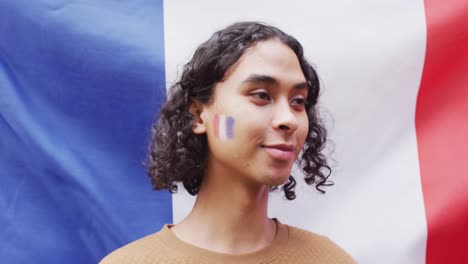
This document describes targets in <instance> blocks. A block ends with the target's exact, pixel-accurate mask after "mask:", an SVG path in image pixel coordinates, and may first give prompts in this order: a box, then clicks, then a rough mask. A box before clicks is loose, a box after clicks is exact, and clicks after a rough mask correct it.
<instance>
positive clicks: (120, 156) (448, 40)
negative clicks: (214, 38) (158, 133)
mask: <svg viewBox="0 0 468 264" xmlns="http://www.w3.org/2000/svg"><path fill="white" fill-rule="evenodd" d="M278 2H279V1H278ZM239 20H258V21H265V22H268V23H271V24H273V25H276V26H278V27H279V28H281V29H283V30H284V31H286V32H287V33H290V34H292V35H293V36H296V37H297V38H298V39H299V41H300V42H301V43H302V44H303V46H304V48H305V51H306V54H307V57H308V58H309V60H310V61H311V62H312V63H313V64H314V65H315V66H316V69H317V71H318V73H319V75H320V78H321V81H322V84H323V88H324V91H323V93H322V97H321V109H322V115H323V117H324V118H325V120H326V123H327V127H328V128H329V131H330V139H331V141H332V144H330V148H329V149H328V150H329V152H332V153H331V157H332V159H333V160H334V161H333V160H331V162H332V164H334V167H333V175H332V177H331V179H332V180H333V181H334V182H335V186H333V187H329V188H327V189H326V190H327V193H326V194H325V195H322V194H319V193H317V191H315V189H314V188H312V187H310V186H306V185H305V184H302V181H298V182H299V183H300V184H299V185H298V187H297V192H298V193H297V199H296V200H294V201H292V202H290V201H286V200H285V199H284V198H283V195H282V193H272V194H271V195H270V202H271V203H270V210H269V213H270V215H271V216H275V217H278V218H279V219H280V220H281V221H282V222H284V223H287V224H291V225H295V226H298V227H301V228H305V229H308V230H311V231H314V232H317V233H320V234H323V235H326V236H328V237H330V238H331V239H332V240H334V241H336V242H337V243H338V244H339V245H341V246H342V247H343V248H344V249H345V250H346V251H348V252H349V253H350V254H351V255H352V256H353V257H354V258H355V259H356V260H357V261H358V262H359V263H369V264H371V263H389V264H390V263H391V264H395V263H408V264H422V263H429V264H435V263H449V264H451V263H468V1H467V0H424V1H423V0H381V1H351V0H338V1H312V2H310V1H305V0H304V1H299V0H289V1H283V2H282V3H272V2H271V1H252V0H250V1H247V0H238V1H229V2H228V1H214V0H202V1H182V0H180V1H166V2H164V3H163V2H162V1H143V0H134V1H110V0H101V1H91V0H88V1H85V0H82V1H78V0H77V1H63V0H62V1H59V0H57V1H50V0H49V1H47V0H36V1H26V0H18V1H14V0H0V210H1V215H0V237H1V240H2V243H1V245H0V262H1V263H63V262H65V261H66V262H67V263H96V262H98V261H99V260H100V259H101V258H102V257H104V256H105V255H106V254H108V253H109V252H111V251H112V250H115V249H116V248H118V247H120V246H122V245H124V244H126V243H129V242H131V241H133V240H135V239H138V238H140V237H142V236H145V235H147V234H150V233H153V232H156V231H158V230H159V229H160V228H161V227H162V226H163V225H164V224H165V223H170V222H176V223H177V222H178V221H180V220H181V219H182V218H183V217H184V216H185V215H186V214H187V213H188V211H189V210H190V209H191V206H192V204H193V201H194V198H193V197H191V196H190V195H188V194H187V192H186V191H185V190H183V189H181V191H180V192H179V194H177V195H171V194H170V193H169V192H167V191H161V192H154V191H152V189H151V185H150V180H149V178H148V177H147V176H146V172H145V168H144V166H143V165H142V162H143V160H144V159H145V154H146V146H147V143H148V140H149V134H150V126H151V123H152V122H153V120H154V118H155V114H156V113H157V112H158V109H159V108H160V106H161V104H162V102H163V101H164V99H165V95H166V90H165V89H166V87H168V86H169V84H171V83H172V82H174V81H175V80H176V78H177V76H178V74H179V75H180V73H181V67H182V65H183V64H184V63H185V62H187V61H188V59H189V58H190V56H191V55H192V54H193V52H194V50H195V48H196V46H197V45H198V44H200V43H201V42H202V41H203V40H205V39H207V38H208V37H209V36H210V35H211V34H212V33H213V32H214V31H215V30H218V29H220V28H222V27H224V26H226V25H228V24H230V23H232V22H235V21H239ZM294 175H296V177H300V176H301V175H300V173H299V172H298V171H297V170H294Z"/></svg>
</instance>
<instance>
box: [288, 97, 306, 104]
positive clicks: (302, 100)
mask: <svg viewBox="0 0 468 264" xmlns="http://www.w3.org/2000/svg"><path fill="white" fill-rule="evenodd" d="M291 102H292V104H293V105H305V103H306V101H305V98H303V97H298V98H293V99H292V100H291Z"/></svg>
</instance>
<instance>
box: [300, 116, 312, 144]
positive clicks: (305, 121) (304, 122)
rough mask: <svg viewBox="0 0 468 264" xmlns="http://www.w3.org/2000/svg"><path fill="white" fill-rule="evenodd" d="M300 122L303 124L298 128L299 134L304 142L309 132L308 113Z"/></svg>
mask: <svg viewBox="0 0 468 264" xmlns="http://www.w3.org/2000/svg"><path fill="white" fill-rule="evenodd" d="M300 124H301V125H300V126H299V129H298V130H299V131H298V136H299V138H300V140H301V142H302V144H304V141H305V140H306V138H307V134H308V132H309V118H308V117H307V115H305V117H302V118H301V121H300Z"/></svg>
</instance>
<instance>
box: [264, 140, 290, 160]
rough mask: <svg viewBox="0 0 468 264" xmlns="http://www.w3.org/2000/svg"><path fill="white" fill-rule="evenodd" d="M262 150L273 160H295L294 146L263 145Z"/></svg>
mask: <svg viewBox="0 0 468 264" xmlns="http://www.w3.org/2000/svg"><path fill="white" fill-rule="evenodd" d="M262 148H263V149H264V150H265V151H266V152H267V153H268V154H269V155H270V156H271V157H273V158H275V159H279V160H292V159H294V149H295V147H294V145H293V144H274V145H262Z"/></svg>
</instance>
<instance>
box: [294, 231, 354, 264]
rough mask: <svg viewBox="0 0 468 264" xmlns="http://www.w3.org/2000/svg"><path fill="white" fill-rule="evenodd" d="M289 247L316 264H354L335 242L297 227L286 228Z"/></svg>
mask: <svg viewBox="0 0 468 264" xmlns="http://www.w3.org/2000/svg"><path fill="white" fill-rule="evenodd" d="M288 229H289V246H290V248H291V250H292V251H297V252H296V254H301V255H306V256H307V257H312V258H314V259H317V263H343V264H345V263H346V264H348V263H356V262H355V261H354V260H353V258H352V257H351V256H350V255H349V254H348V253H347V252H346V251H345V250H344V249H343V248H341V247H340V246H338V245H337V244H336V243H335V242H333V241H332V240H331V239H329V238H328V237H326V236H323V235H319V234H316V233H313V232H310V231H307V230H304V229H301V228H298V227H294V226H288Z"/></svg>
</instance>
